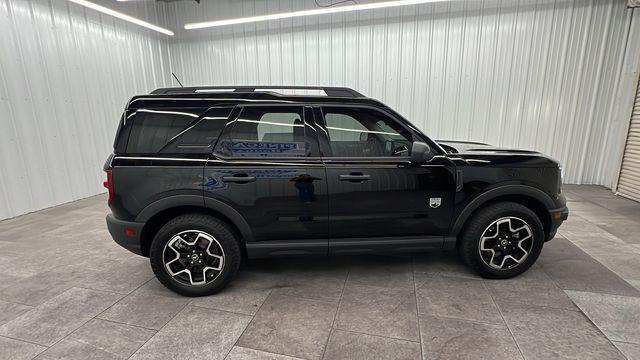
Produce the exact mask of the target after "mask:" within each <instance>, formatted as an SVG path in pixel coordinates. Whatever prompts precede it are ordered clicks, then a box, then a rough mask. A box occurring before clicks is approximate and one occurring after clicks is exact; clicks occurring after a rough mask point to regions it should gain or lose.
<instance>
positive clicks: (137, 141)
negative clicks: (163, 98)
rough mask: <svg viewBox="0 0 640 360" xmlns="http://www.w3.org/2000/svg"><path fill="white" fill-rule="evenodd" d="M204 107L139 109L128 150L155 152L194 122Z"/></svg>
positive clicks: (142, 152)
mask: <svg viewBox="0 0 640 360" xmlns="http://www.w3.org/2000/svg"><path fill="white" fill-rule="evenodd" d="M203 110H204V109H161V110H155V109H139V110H137V111H136V113H135V116H134V117H133V126H132V128H131V133H130V135H129V141H128V143H127V152H128V153H136V154H153V153H157V152H158V151H159V150H160V149H162V148H163V147H164V146H165V145H166V144H167V143H168V142H169V140H171V139H172V138H173V137H175V136H176V135H178V134H179V133H180V132H181V131H182V130H184V129H186V128H187V127H188V126H190V125H192V124H194V123H195V122H196V120H197V119H198V115H199V114H200V113H201V112H202V111H203Z"/></svg>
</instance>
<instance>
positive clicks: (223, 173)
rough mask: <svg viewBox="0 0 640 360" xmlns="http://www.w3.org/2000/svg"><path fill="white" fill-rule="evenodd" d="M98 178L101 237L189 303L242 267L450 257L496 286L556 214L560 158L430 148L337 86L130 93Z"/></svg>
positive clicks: (450, 144) (404, 125)
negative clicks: (428, 254) (102, 199)
mask: <svg viewBox="0 0 640 360" xmlns="http://www.w3.org/2000/svg"><path fill="white" fill-rule="evenodd" d="M104 170H105V171H106V173H107V181H105V186H106V187H107V188H108V190H109V206H110V208H111V211H112V214H109V215H108V216H107V226H108V228H109V232H110V233H111V236H112V237H113V239H114V240H115V241H116V242H117V243H118V244H120V245H122V246H123V247H125V248H126V249H129V250H131V251H133V252H134V253H136V254H140V255H142V256H147V257H149V258H150V260H151V267H152V268H153V271H154V272H155V274H156V276H157V277H158V279H159V280H160V281H161V282H162V283H163V284H164V285H166V286H167V287H168V288H169V289H171V290H173V291H175V292H177V293H180V294H184V295H189V296H200V295H207V294H212V293H214V292H217V291H219V290H220V289H222V288H223V287H224V286H225V285H226V284H227V283H228V282H229V281H230V280H231V278H232V277H233V276H234V275H235V273H236V272H237V271H238V267H239V265H240V262H241V259H242V258H245V257H248V258H257V257H268V256H286V255H333V254H361V253H375V252H384V253H387V254H390V253H405V252H419V251H426V250H433V249H457V251H458V252H459V254H460V256H461V258H462V259H463V260H464V261H465V262H466V263H467V264H468V265H469V266H471V267H472V268H474V269H475V270H476V271H477V272H479V273H480V274H481V275H482V276H485V277H491V278H508V277H512V276H515V275H517V274H520V273H522V272H523V271H525V270H526V269H528V268H529V267H530V266H531V265H532V264H533V263H534V262H535V261H536V259H537V258H538V255H539V254H540V251H541V249H542V245H543V243H544V242H545V241H548V240H550V239H552V238H553V236H554V235H555V233H556V230H557V228H558V226H560V224H561V223H562V221H563V220H565V219H566V218H567V215H568V210H567V208H566V202H565V198H564V196H563V195H562V194H561V191H560V186H561V170H560V167H559V165H558V163H557V162H556V161H554V160H552V159H550V158H548V157H546V156H543V155H541V154H539V153H536V152H533V151H522V150H509V149H500V148H494V147H491V146H488V145H486V144H480V143H467V142H456V141H437V142H436V141H433V140H431V139H430V138H429V137H427V136H426V135H425V134H423V133H422V132H421V131H420V130H418V129H417V128H416V127H415V126H413V125H412V124H411V123H410V122H409V121H407V120H406V119H404V118H403V117H402V116H400V115H399V114H398V113H396V112H395V111H393V110H392V109H390V108H389V107H387V106H386V105H384V104H382V103H381V102H379V101H377V100H374V99H370V98H367V97H364V96H362V95H361V94H359V93H357V92H356V91H354V90H351V89H348V88H333V87H332V88H329V87H269V88H266V87H257V86H251V87H247V86H244V87H225V88H221V87H197V88H191V87H189V88H187V87H184V88H166V89H158V90H155V91H153V92H152V93H151V94H150V95H141V96H135V97H134V98H132V99H131V100H130V101H129V103H128V105H127V107H126V110H125V112H124V114H123V116H122V120H121V122H120V126H119V128H118V132H117V135H116V139H115V143H114V153H113V155H111V156H110V157H109V159H108V160H107V162H106V164H105V167H104Z"/></svg>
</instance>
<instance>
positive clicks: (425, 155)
mask: <svg viewBox="0 0 640 360" xmlns="http://www.w3.org/2000/svg"><path fill="white" fill-rule="evenodd" d="M432 157H433V153H432V152H431V148H430V147H429V145H427V144H425V143H423V142H420V141H415V142H414V143H413V145H412V146H411V162H413V163H417V164H421V163H425V162H427V161H429V160H431V158H432Z"/></svg>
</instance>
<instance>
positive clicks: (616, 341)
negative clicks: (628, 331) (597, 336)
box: [611, 340, 640, 345]
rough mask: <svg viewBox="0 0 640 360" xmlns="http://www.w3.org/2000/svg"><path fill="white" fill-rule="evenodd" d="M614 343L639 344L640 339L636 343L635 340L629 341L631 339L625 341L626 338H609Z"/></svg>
mask: <svg viewBox="0 0 640 360" xmlns="http://www.w3.org/2000/svg"><path fill="white" fill-rule="evenodd" d="M611 341H612V342H613V343H614V344H615V343H622V344H629V345H640V341H638V342H637V343H635V342H631V341H626V340H611Z"/></svg>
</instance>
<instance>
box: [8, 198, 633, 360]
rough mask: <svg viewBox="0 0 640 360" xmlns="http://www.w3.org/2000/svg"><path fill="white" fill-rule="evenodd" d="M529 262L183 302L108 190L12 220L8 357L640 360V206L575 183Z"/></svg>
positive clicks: (414, 271)
mask: <svg viewBox="0 0 640 360" xmlns="http://www.w3.org/2000/svg"><path fill="white" fill-rule="evenodd" d="M565 193H566V195H567V197H568V198H569V200H570V208H571V216H570V220H569V221H568V222H567V223H566V224H565V225H564V226H563V227H562V228H561V231H560V233H559V235H558V237H557V238H556V239H555V240H553V241H552V242H550V243H548V244H546V245H545V248H544V250H543V254H542V256H541V258H540V261H538V263H537V265H535V266H534V267H533V268H532V269H531V270H529V271H528V272H527V273H525V274H524V275H522V276H520V277H518V278H516V279H511V280H504V281H495V280H494V281H489V280H483V279H480V278H478V277H477V276H476V275H475V274H473V273H471V272H469V271H468V270H467V269H466V268H465V267H464V266H462V265H461V263H460V262H459V261H458V260H457V258H456V256H455V254H452V253H430V254H422V255H416V256H413V257H388V256H362V257H340V258H315V259H269V260H259V261H251V262H248V263H247V264H245V265H244V266H243V268H242V269H241V271H240V274H239V276H238V277H237V278H236V279H235V281H233V282H232V284H231V285H230V286H229V287H228V288H227V289H226V290H225V291H224V292H222V293H221V294H219V295H216V296H211V297H206V298H197V299H191V298H185V297H181V296H178V295H175V294H173V293H171V292H170V291H168V290H166V289H165V288H163V287H162V286H161V285H160V284H159V283H158V282H157V281H156V280H154V278H153V274H152V273H151V271H150V268H149V265H148V262H147V259H144V258H141V257H138V256H135V255H133V254H131V253H129V252H127V251H126V250H124V249H121V248H120V247H119V246H118V245H116V244H115V243H114V242H113V241H111V239H110V238H109V236H108V234H107V231H106V228H105V224H104V215H105V213H106V212H107V209H106V206H105V204H104V203H105V199H104V196H96V197H93V198H89V199H85V200H81V201H77V202H73V203H69V204H66V205H62V206H58V207H55V208H51V209H47V210H43V211H40V212H37V213H33V214H29V215H25V216H21V217H18V218H15V219H10V220H6V221H2V222H0V358H1V359H30V358H34V357H36V358H37V359H60V358H65V359H66V358H72V359H88V358H91V359H126V358H129V357H131V358H133V359H170V358H175V359H178V358H184V359H294V358H302V359H320V358H325V359H371V358H375V359H419V358H424V359H451V358H462V359H485V358H486V359H518V358H520V359H522V358H526V359H552V358H573V359H577V358H579V359H624V357H625V355H626V356H627V357H628V358H636V359H640V325H638V324H640V290H639V288H640V204H638V203H634V202H632V201H629V200H625V199H622V198H619V197H615V196H613V195H612V194H611V192H610V191H609V190H607V189H605V188H601V187H594V186H567V187H566V188H565Z"/></svg>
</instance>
